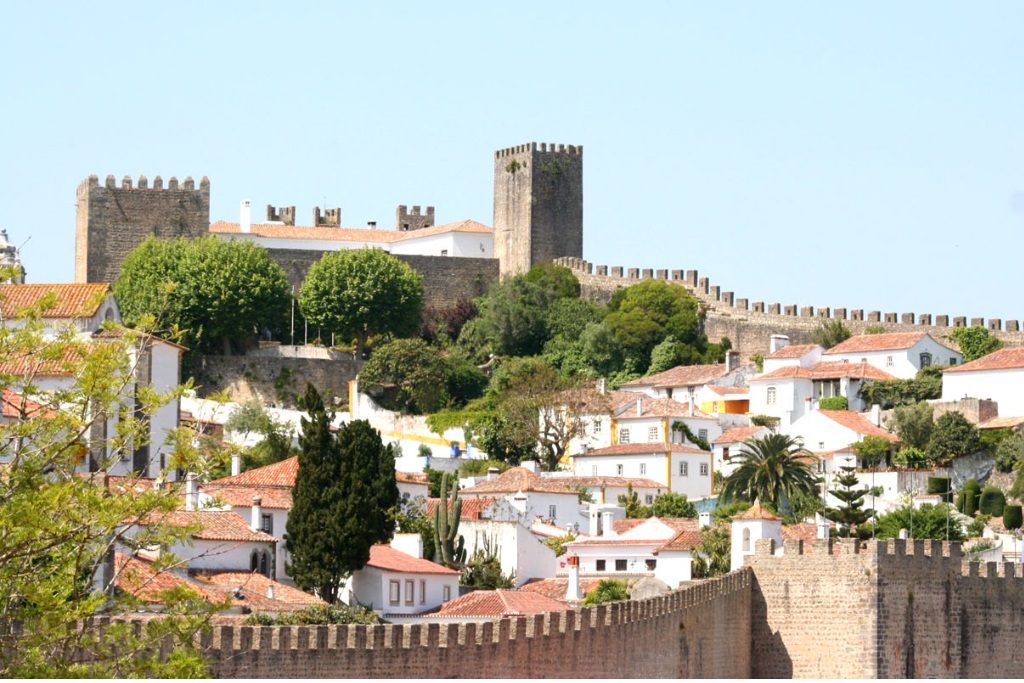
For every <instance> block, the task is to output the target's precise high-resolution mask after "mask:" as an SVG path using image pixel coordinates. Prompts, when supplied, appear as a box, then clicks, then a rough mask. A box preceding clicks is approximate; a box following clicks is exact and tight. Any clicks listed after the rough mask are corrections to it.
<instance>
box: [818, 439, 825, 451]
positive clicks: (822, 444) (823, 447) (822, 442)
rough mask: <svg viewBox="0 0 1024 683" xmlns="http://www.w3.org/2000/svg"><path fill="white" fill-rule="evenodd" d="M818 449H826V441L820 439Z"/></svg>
mask: <svg viewBox="0 0 1024 683" xmlns="http://www.w3.org/2000/svg"><path fill="white" fill-rule="evenodd" d="M818 450H819V451H823V450H825V442H824V441H819V442H818Z"/></svg>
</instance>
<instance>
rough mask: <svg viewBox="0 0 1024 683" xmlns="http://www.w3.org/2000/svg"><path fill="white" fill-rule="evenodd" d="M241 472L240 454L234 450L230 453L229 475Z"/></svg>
mask: <svg viewBox="0 0 1024 683" xmlns="http://www.w3.org/2000/svg"><path fill="white" fill-rule="evenodd" d="M241 473H242V454H241V453H239V452H238V451H235V452H234V453H232V454H231V476H232V477H237V476H238V475H239V474H241Z"/></svg>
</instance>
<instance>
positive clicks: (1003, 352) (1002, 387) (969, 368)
mask: <svg viewBox="0 0 1024 683" xmlns="http://www.w3.org/2000/svg"><path fill="white" fill-rule="evenodd" d="M965 397H969V398H981V399H991V400H993V401H996V402H997V403H998V404H999V416H1000V417H1001V418H1007V417H1015V416H1022V415H1024V348H1019V347H1014V348H1004V349H999V350H998V351H993V352H992V353H990V354H988V355H986V356H982V357H981V358H977V359H975V360H972V361H971V362H969V363H964V364H963V365H958V366H957V367H953V368H947V369H946V370H945V371H943V373H942V400H943V401H956V400H959V399H962V398H965Z"/></svg>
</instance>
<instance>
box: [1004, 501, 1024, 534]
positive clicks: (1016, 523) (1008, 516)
mask: <svg viewBox="0 0 1024 683" xmlns="http://www.w3.org/2000/svg"><path fill="white" fill-rule="evenodd" d="M1022 517H1024V516H1022V514H1021V507H1020V505H1007V506H1006V507H1004V508H1003V526H1005V527H1006V528H1007V529H1011V530H1013V529H1019V528H1021V526H1022V523H1024V518H1022Z"/></svg>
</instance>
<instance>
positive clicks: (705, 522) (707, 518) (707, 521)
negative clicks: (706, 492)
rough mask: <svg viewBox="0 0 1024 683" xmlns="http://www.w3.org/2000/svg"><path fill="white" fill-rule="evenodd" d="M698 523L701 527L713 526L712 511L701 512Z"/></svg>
mask: <svg viewBox="0 0 1024 683" xmlns="http://www.w3.org/2000/svg"><path fill="white" fill-rule="evenodd" d="M697 520H698V522H697V523H698V525H699V526H700V528H701V529H703V528H704V527H709V526H711V513H710V512H701V513H699V514H698V515H697Z"/></svg>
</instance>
